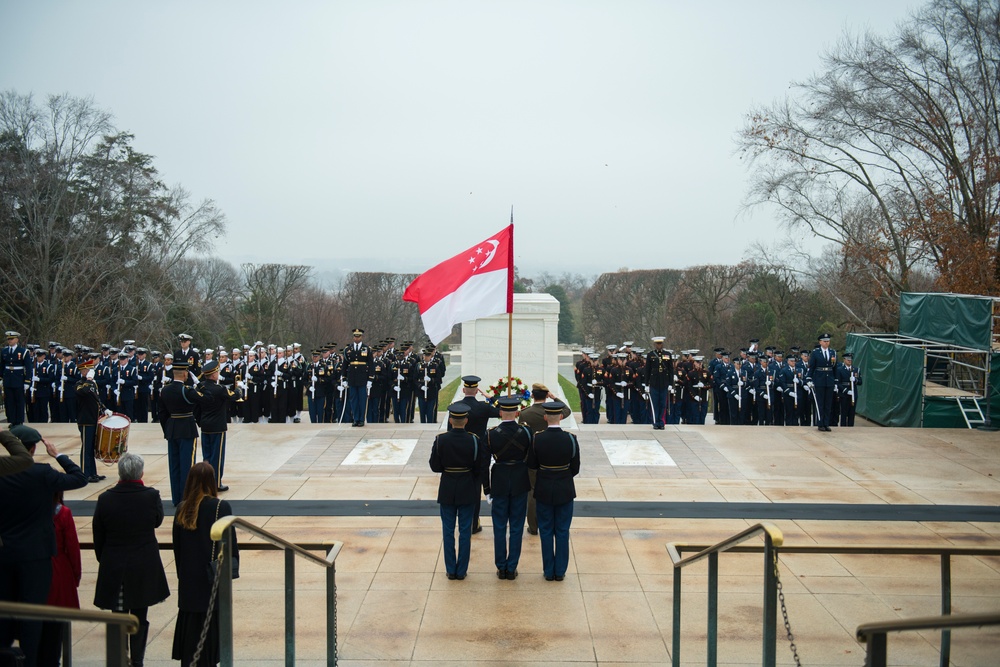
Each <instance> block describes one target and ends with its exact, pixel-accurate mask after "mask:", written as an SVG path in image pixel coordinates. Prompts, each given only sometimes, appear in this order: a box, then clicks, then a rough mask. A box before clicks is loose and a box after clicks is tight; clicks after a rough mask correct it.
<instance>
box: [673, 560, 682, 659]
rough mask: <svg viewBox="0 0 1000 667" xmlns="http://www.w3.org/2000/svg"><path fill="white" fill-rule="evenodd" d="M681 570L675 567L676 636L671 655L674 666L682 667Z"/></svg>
mask: <svg viewBox="0 0 1000 667" xmlns="http://www.w3.org/2000/svg"><path fill="white" fill-rule="evenodd" d="M681 572H683V570H682V569H681V568H679V567H675V568H674V619H673V621H674V636H673V637H672V638H671V639H672V642H671V643H672V645H673V648H674V652H673V655H672V656H671V658H672V661H671V662H672V664H673V667H681Z"/></svg>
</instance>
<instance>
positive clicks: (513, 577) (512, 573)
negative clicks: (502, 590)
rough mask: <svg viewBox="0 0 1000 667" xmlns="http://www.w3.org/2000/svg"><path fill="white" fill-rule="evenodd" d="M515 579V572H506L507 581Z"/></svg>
mask: <svg viewBox="0 0 1000 667" xmlns="http://www.w3.org/2000/svg"><path fill="white" fill-rule="evenodd" d="M515 579H517V570H507V580H508V581H514V580H515Z"/></svg>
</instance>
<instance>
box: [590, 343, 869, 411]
mask: <svg viewBox="0 0 1000 667" xmlns="http://www.w3.org/2000/svg"><path fill="white" fill-rule="evenodd" d="M664 340H665V338H664V337H663V336H655V337H653V338H652V343H653V349H651V350H648V351H647V350H645V349H643V348H640V347H634V342H633V341H625V342H624V343H623V344H622V345H621V346H618V345H608V346H607V349H606V352H605V353H604V354H603V355H602V354H601V353H599V352H596V351H594V350H593V349H590V348H584V349H583V350H582V352H583V358H582V359H581V360H580V361H579V362H577V364H576V370H575V375H576V387H577V391H578V392H579V395H580V409H581V412H582V414H583V423H584V424H597V423H599V422H600V417H601V407H602V405H603V407H604V413H605V415H606V418H607V422H608V423H609V424H625V423H627V422H628V421H631V422H632V423H633V424H652V425H653V428H654V429H657V430H660V429H663V428H664V425H665V424H704V423H705V419H706V417H707V416H708V411H709V410H712V416H713V418H714V420H715V423H716V424H721V425H758V426H813V425H815V426H816V427H817V428H819V430H820V431H829V430H830V427H831V426H837V425H838V424H839V425H840V426H854V414H855V408H856V405H857V397H858V391H859V389H860V387H861V374H860V372H859V371H858V369H857V368H856V367H855V366H854V365H853V360H852V358H851V355H850V354H844V355H843V357H842V359H838V357H837V352H836V350H833V349H830V334H823V335H822V336H820V337H819V340H818V341H817V343H816V345H815V348H814V349H812V350H811V351H810V350H808V349H800V348H799V347H791V348H789V351H788V354H787V355H786V354H785V352H784V351H782V350H778V349H775V348H774V347H770V346H768V347H765V348H763V351H762V350H761V348H760V340H759V339H756V338H755V339H753V340H751V341H750V344H749V346H748V347H745V348H742V349H740V351H739V354H738V355H737V356H735V357H734V356H733V355H732V354H731V353H730V352H729V351H728V350H726V349H724V348H721V347H717V348H715V349H714V350H713V352H714V356H713V358H712V359H711V360H710V361H709V362H708V364H707V365H706V364H705V363H704V362H705V357H704V356H702V355H700V354H699V352H700V350H681V352H680V354H675V353H674V351H673V350H668V349H664V347H663V342H664ZM602 400H603V403H602Z"/></svg>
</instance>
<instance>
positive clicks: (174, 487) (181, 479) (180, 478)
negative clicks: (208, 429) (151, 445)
mask: <svg viewBox="0 0 1000 667" xmlns="http://www.w3.org/2000/svg"><path fill="white" fill-rule="evenodd" d="M194 441H195V438H171V439H169V440H167V467H168V469H169V470H170V501H171V502H172V503H173V504H174V507H177V505H178V504H179V503H180V502H181V500H183V499H184V484H186V483H187V477H188V472H190V470H191V466H192V465H193V464H194V453H195V450H194Z"/></svg>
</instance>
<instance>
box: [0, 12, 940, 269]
mask: <svg viewBox="0 0 1000 667" xmlns="http://www.w3.org/2000/svg"><path fill="white" fill-rule="evenodd" d="M921 4H922V3H920V2H915V1H911V0H877V1H873V0H827V1H824V2H818V1H817V2H806V1H803V0H798V1H793V0H787V1H781V2H779V1H770V2H767V1H764V0H757V1H754V2H747V1H745V0H743V1H737V0H717V1H716V2H696V1H694V0H690V1H686V2H680V1H668V0H655V1H642V2H640V1H629V0H604V1H599V2H596V1H595V2H590V1H582V0H577V1H565V2H556V1H551V2H550V1H544V0H533V1H524V2H517V1H507V2H477V1H474V0H454V1H438V2H424V1H420V0H405V1H404V0H400V1H395V2H391V1H376V0H372V1H364V2H361V1H357V2H329V1H315V2H274V1H273V0H271V1H267V2H247V1H241V2H235V1H232V2H205V1H201V2H175V1H171V2H136V1H135V0H122V1H120V2H112V1H107V0H90V1H87V2H81V1H72V2H71V1H63V2H55V1H49V0H31V1H25V0H0V26H3V37H2V39H0V89H14V90H16V91H18V92H22V93H24V92H33V93H34V94H35V95H36V96H38V97H39V98H44V96H45V95H47V94H50V93H62V92H67V93H70V94H72V95H79V96H92V97H93V98H94V100H95V102H96V103H97V104H98V105H100V106H101V107H104V108H106V109H108V110H109V111H111V112H112V113H113V114H114V115H115V118H116V122H117V125H118V127H119V128H121V129H124V130H128V131H130V132H132V133H134V134H135V136H136V139H135V146H136V147H137V148H138V149H139V150H141V151H143V152H146V153H150V154H152V155H154V156H155V158H156V159H155V164H156V166H157V168H158V169H159V170H160V172H161V175H162V176H163V178H164V180H165V181H166V182H167V183H169V184H176V183H180V184H182V185H183V186H184V187H185V188H187V189H188V190H189V191H190V192H191V193H192V195H193V197H194V198H196V199H202V198H212V199H215V200H216V201H217V202H218V204H219V206H220V207H221V208H222V210H223V211H224V212H225V213H226V216H227V218H228V221H229V232H228V235H227V236H226V237H225V238H223V239H220V240H219V241H218V243H217V245H216V249H215V252H216V253H217V254H218V255H219V256H221V257H223V258H225V259H227V260H230V261H233V262H234V263H239V262H243V261H257V262H262V261H276V262H289V263H306V264H315V265H317V266H319V267H321V268H326V269H329V268H332V267H342V268H349V269H357V270H398V271H403V272H420V271H422V270H424V269H427V268H430V267H431V266H433V265H434V264H437V263H438V262H440V261H441V260H443V259H446V258H447V257H449V256H451V255H454V254H456V253H458V252H461V251H462V250H464V249H465V248H467V247H469V246H470V245H473V244H475V243H477V242H479V241H481V240H483V239H485V238H486V237H488V236H490V235H491V234H493V233H494V232H496V231H498V230H499V229H501V228H502V227H503V226H504V225H506V224H507V222H508V220H509V217H510V208H511V206H512V205H513V207H514V223H515V246H514V253H515V262H516V264H517V265H518V267H519V268H520V269H521V271H522V273H525V274H529V275H530V274H533V273H537V272H539V271H542V270H546V269H549V270H552V271H556V272H561V271H572V272H579V273H584V274H593V273H600V272H603V271H613V270H616V269H619V268H621V267H629V268H633V269H635V268H660V267H671V268H682V267H684V266H690V265H694V264H703V263H734V262H738V261H740V260H741V259H743V256H744V252H745V249H746V247H747V245H748V244H749V243H750V242H752V241H753V240H756V239H758V238H762V237H768V236H772V235H775V234H783V233H784V232H781V231H780V230H779V229H778V226H777V225H776V224H775V222H774V219H773V212H771V211H764V210H761V211H757V212H755V213H753V214H752V215H750V216H747V215H745V214H741V208H740V204H741V201H742V199H743V196H744V194H745V188H746V180H747V172H746V169H745V167H744V164H743V163H742V162H741V161H740V160H739V158H738V156H737V155H735V153H734V142H733V137H734V135H735V133H736V132H737V131H738V130H739V128H740V127H741V125H742V122H743V118H744V116H745V114H746V113H747V111H748V110H749V109H750V108H751V106H752V105H754V104H761V103H769V102H771V101H773V100H775V99H777V98H780V97H782V96H784V95H785V94H786V92H787V91H788V88H789V83H790V82H791V81H795V80H802V79H804V78H806V77H808V76H809V75H810V74H811V73H813V72H815V71H817V69H818V68H819V67H820V54H821V53H822V51H823V50H824V49H825V48H827V47H829V46H831V45H833V44H834V43H835V42H836V41H837V40H838V39H839V38H840V37H841V36H842V35H843V34H844V31H845V30H851V31H859V30H863V29H871V30H874V31H877V32H887V31H889V30H891V29H892V28H893V26H894V25H895V23H896V22H897V21H899V20H900V19H902V18H904V17H905V16H906V15H907V13H908V12H909V11H910V10H912V9H914V8H916V7H919V6H920V5H921Z"/></svg>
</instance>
